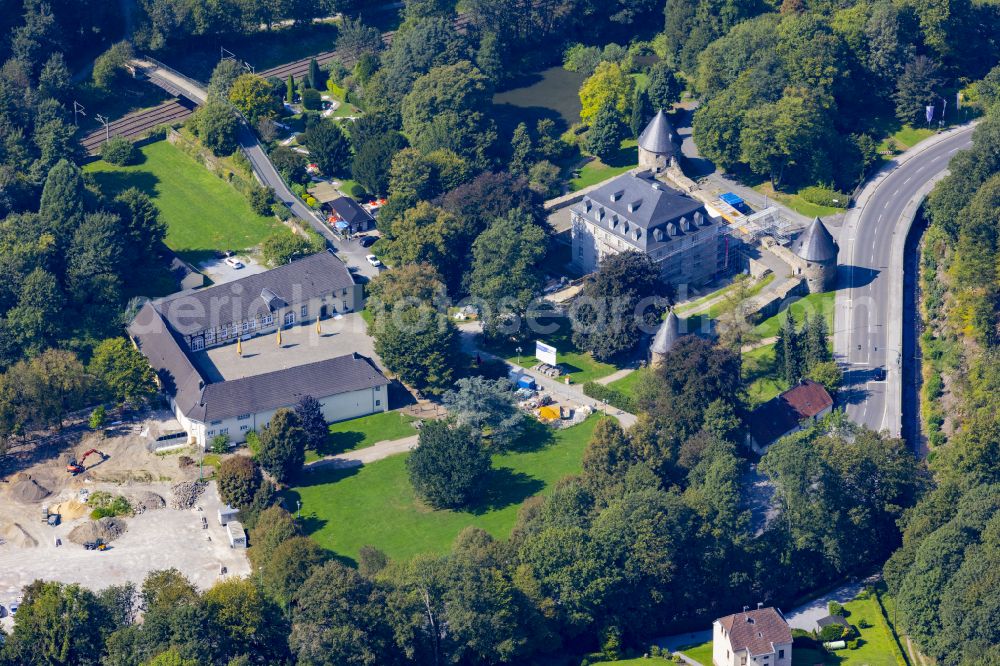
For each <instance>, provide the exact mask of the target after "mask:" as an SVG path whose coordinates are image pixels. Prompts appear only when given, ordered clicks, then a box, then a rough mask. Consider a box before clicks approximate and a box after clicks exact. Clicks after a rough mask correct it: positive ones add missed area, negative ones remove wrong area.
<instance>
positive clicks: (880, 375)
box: [875, 368, 885, 382]
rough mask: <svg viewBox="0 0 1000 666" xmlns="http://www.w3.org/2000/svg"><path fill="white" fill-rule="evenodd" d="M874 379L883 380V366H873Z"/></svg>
mask: <svg viewBox="0 0 1000 666" xmlns="http://www.w3.org/2000/svg"><path fill="white" fill-rule="evenodd" d="M875 381H877V382H884V381H885V368H875Z"/></svg>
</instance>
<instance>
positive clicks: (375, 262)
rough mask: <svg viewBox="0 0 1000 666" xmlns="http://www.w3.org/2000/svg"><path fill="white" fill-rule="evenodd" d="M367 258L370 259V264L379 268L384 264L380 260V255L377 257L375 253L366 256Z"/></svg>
mask: <svg viewBox="0 0 1000 666" xmlns="http://www.w3.org/2000/svg"><path fill="white" fill-rule="evenodd" d="M365 259H366V260H367V261H368V263H369V264H371V265H372V266H374V267H375V268H378V267H379V266H381V265H382V262H381V261H379V260H378V257H376V256H375V255H374V254H369V255H367V256H365Z"/></svg>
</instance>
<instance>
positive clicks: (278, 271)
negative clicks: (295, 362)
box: [153, 252, 354, 335]
mask: <svg viewBox="0 0 1000 666" xmlns="http://www.w3.org/2000/svg"><path fill="white" fill-rule="evenodd" d="M345 288H346V289H353V288H354V278H352V277H351V274H350V273H349V272H348V270H347V267H346V266H345V265H344V262H342V261H341V260H340V259H339V258H338V257H337V256H335V255H334V254H333V253H332V252H319V253H317V254H313V255H310V256H308V257H303V258H302V259H298V260H296V261H293V262H291V263H288V264H285V265H284V266H278V267H277V268H275V269H273V270H269V271H266V272H264V273H257V274H255V275H248V276H247V277H245V278H241V279H239V280H234V281H232V282H226V283H224V284H220V285H215V286H213V287H207V288H205V289H198V290H195V291H185V292H180V293H178V294H173V295H171V296H167V297H166V298H162V299H159V300H157V301H154V302H153V304H154V306H155V307H156V309H157V311H158V312H159V313H160V314H161V315H162V316H163V318H164V319H165V320H166V321H167V322H168V323H169V324H170V326H171V327H172V328H173V329H174V331H176V332H177V333H179V334H181V335H192V334H194V333H198V332H200V331H204V330H206V329H208V328H214V327H217V326H221V325H223V324H231V323H237V322H241V321H243V320H247V319H254V318H255V317H258V316H262V315H266V314H267V313H269V312H270V311H271V308H272V307H282V306H283V305H284V304H290V305H295V304H296V303H302V302H305V301H308V300H310V299H312V298H317V297H319V296H322V295H324V294H327V295H329V294H331V293H333V292H339V291H340V290H342V289H345ZM275 297H276V298H275Z"/></svg>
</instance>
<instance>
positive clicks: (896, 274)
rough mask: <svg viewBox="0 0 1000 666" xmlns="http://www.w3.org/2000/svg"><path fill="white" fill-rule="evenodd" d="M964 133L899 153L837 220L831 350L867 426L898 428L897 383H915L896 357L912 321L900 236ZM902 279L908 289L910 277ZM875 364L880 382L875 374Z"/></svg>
mask: <svg viewBox="0 0 1000 666" xmlns="http://www.w3.org/2000/svg"><path fill="white" fill-rule="evenodd" d="M971 136H972V127H971V126H963V127H959V128H957V129H954V130H950V131H948V132H945V133H942V134H939V135H937V136H935V137H932V138H930V139H928V140H926V141H924V142H923V143H921V144H920V145H918V146H917V147H915V148H913V149H912V150H910V151H907V152H906V153H905V154H903V155H900V156H899V157H898V158H897V159H895V160H894V161H893V162H892V163H890V164H889V165H887V166H886V167H885V168H884V169H883V170H882V171H881V172H880V173H879V175H877V176H876V177H875V178H874V179H873V180H872V181H871V182H870V183H869V184H868V185H867V186H866V187H865V189H864V190H863V191H862V193H861V195H860V196H859V197H858V199H857V205H856V207H855V208H854V209H852V210H851V211H850V212H849V213H848V216H847V219H846V221H845V223H844V227H843V230H842V232H841V235H840V239H839V241H840V254H839V256H838V262H839V264H840V269H839V276H838V277H839V286H840V287H841V289H840V290H839V291H838V292H837V300H836V309H835V317H834V352H835V355H836V356H837V359H838V361H840V362H841V363H843V364H847V365H848V366H849V367H847V368H846V370H845V381H844V384H845V388H844V391H843V397H844V398H845V399H846V402H847V407H846V411H847V415H848V416H849V417H850V418H851V420H853V421H855V422H857V423H860V424H862V425H866V426H868V427H870V428H872V429H873V430H879V431H881V430H886V431H888V432H889V433H890V434H892V435H895V436H898V435H899V434H900V432H901V429H902V395H903V384H904V382H911V383H914V384H915V377H907V378H904V377H903V371H904V369H907V370H912V371H913V372H918V370H917V369H916V367H915V365H914V364H911V363H910V362H909V361H910V359H903V334H904V327H907V328H908V330H907V331H906V333H907V336H908V337H909V336H911V335H913V334H914V332H915V328H916V326H917V321H916V313H915V310H914V307H913V300H912V299H904V281H903V280H904V278H903V275H904V271H903V267H904V264H905V263H906V262H905V260H906V256H905V254H906V253H905V252H904V249H905V242H906V236H907V234H908V232H909V229H910V225H911V223H912V222H913V218H914V215H915V214H916V212H917V209H918V208H919V207H920V203H921V202H922V201H923V199H924V197H926V196H927V194H928V193H929V192H930V190H931V189H932V188H933V187H934V184H935V183H936V182H937V181H938V180H940V179H941V178H943V177H944V176H945V175H946V174H947V168H948V162H949V161H950V159H951V156H952V155H953V154H954V153H955V152H956V151H958V150H962V149H964V148H967V147H968V146H969V144H970V143H971ZM911 252H912V250H911ZM905 286H906V287H907V288H911V289H912V288H915V284H913V281H912V279H911V280H910V281H909V283H908V284H907V285H905ZM904 303H905V305H904ZM907 348H908V349H909V348H910V347H909V344H908V346H907ZM879 369H882V370H884V371H885V373H886V379H885V381H876V379H877V373H878V370H879Z"/></svg>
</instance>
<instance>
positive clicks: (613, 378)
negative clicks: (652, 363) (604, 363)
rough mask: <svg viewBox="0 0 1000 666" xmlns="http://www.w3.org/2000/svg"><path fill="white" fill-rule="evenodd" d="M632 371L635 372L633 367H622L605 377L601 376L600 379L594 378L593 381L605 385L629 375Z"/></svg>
mask: <svg viewBox="0 0 1000 666" xmlns="http://www.w3.org/2000/svg"><path fill="white" fill-rule="evenodd" d="M633 372H635V368H622V369H621V370H617V371H615V372H612V373H611V374H610V375H608V376H607V377H601V378H600V379H595V380H594V381H595V382H597V383H598V384H602V385H604V386H607V385H608V384H610V383H611V382H616V381H618V380H619V379H625V378H626V377H628V376H629V375H631V374H632V373H633Z"/></svg>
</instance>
